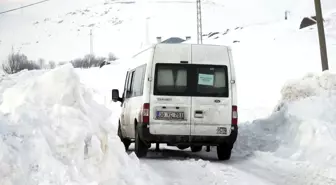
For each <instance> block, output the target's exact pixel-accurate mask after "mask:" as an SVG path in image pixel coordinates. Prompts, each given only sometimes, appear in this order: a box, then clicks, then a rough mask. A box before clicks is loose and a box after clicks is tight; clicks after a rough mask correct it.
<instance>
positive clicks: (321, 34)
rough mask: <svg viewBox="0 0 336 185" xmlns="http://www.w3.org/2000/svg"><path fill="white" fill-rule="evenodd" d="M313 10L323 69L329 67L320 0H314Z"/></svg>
mask: <svg viewBox="0 0 336 185" xmlns="http://www.w3.org/2000/svg"><path fill="white" fill-rule="evenodd" d="M315 11H316V21H317V29H318V36H319V42H320V53H321V63H322V71H325V70H328V69H329V66H328V54H327V46H326V40H325V34H324V26H323V16H322V8H321V1H320V0H315Z"/></svg>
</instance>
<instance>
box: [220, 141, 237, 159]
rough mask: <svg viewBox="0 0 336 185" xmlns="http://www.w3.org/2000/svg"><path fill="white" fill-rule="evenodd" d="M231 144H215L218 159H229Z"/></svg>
mask: <svg viewBox="0 0 336 185" xmlns="http://www.w3.org/2000/svg"><path fill="white" fill-rule="evenodd" d="M232 147H233V146H232V145H231V144H221V145H219V146H217V158H218V160H221V161H223V160H229V159H230V158H231V151H232Z"/></svg>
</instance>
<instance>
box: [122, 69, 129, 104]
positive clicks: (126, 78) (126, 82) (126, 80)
mask: <svg viewBox="0 0 336 185" xmlns="http://www.w3.org/2000/svg"><path fill="white" fill-rule="evenodd" d="M128 74H129V72H128V71H127V73H126V77H125V84H124V90H123V94H122V97H123V98H125V95H126V90H127V85H128V78H129V75H128Z"/></svg>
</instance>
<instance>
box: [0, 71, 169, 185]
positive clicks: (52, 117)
mask: <svg viewBox="0 0 336 185" xmlns="http://www.w3.org/2000/svg"><path fill="white" fill-rule="evenodd" d="M24 79H29V80H24ZM1 86H2V87H1V91H2V92H1V97H2V98H3V101H2V102H0V120H1V121H0V138H1V139H0V148H1V152H0V177H1V178H0V184H3V185H21V184H22V185H23V184H25V185H33V184H69V185H70V184H71V185H75V184H87V185H94V184H151V183H154V184H158V183H159V184H162V182H160V181H161V180H160V179H161V177H158V176H156V175H155V173H151V172H150V169H148V167H146V166H144V165H143V164H139V161H138V159H137V158H136V157H135V156H134V155H130V156H127V155H126V153H125V149H124V146H123V144H122V143H121V142H120V139H119V137H118V136H117V135H116V127H115V125H113V124H111V116H113V115H111V112H110V111H109V110H108V109H106V108H104V107H103V106H101V105H98V104H97V103H96V102H95V101H94V100H93V99H92V97H91V91H90V90H89V89H87V88H85V87H83V86H82V84H80V81H79V78H78V76H77V74H76V73H75V71H74V69H73V68H72V67H71V66H70V65H65V66H62V67H60V68H57V69H55V70H52V71H48V72H44V71H36V72H34V71H33V72H32V71H31V72H26V71H24V72H22V73H20V74H17V75H9V76H7V78H6V79H3V81H2V82H1ZM147 173H148V174H147ZM149 174H150V175H149ZM130 177H131V178H130Z"/></svg>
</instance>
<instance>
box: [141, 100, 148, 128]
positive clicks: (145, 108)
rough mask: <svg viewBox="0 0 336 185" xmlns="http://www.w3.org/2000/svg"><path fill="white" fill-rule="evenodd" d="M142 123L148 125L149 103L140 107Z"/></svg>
mask: <svg viewBox="0 0 336 185" xmlns="http://www.w3.org/2000/svg"><path fill="white" fill-rule="evenodd" d="M142 123H144V124H148V123H149V103H145V104H143V107H142Z"/></svg>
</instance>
